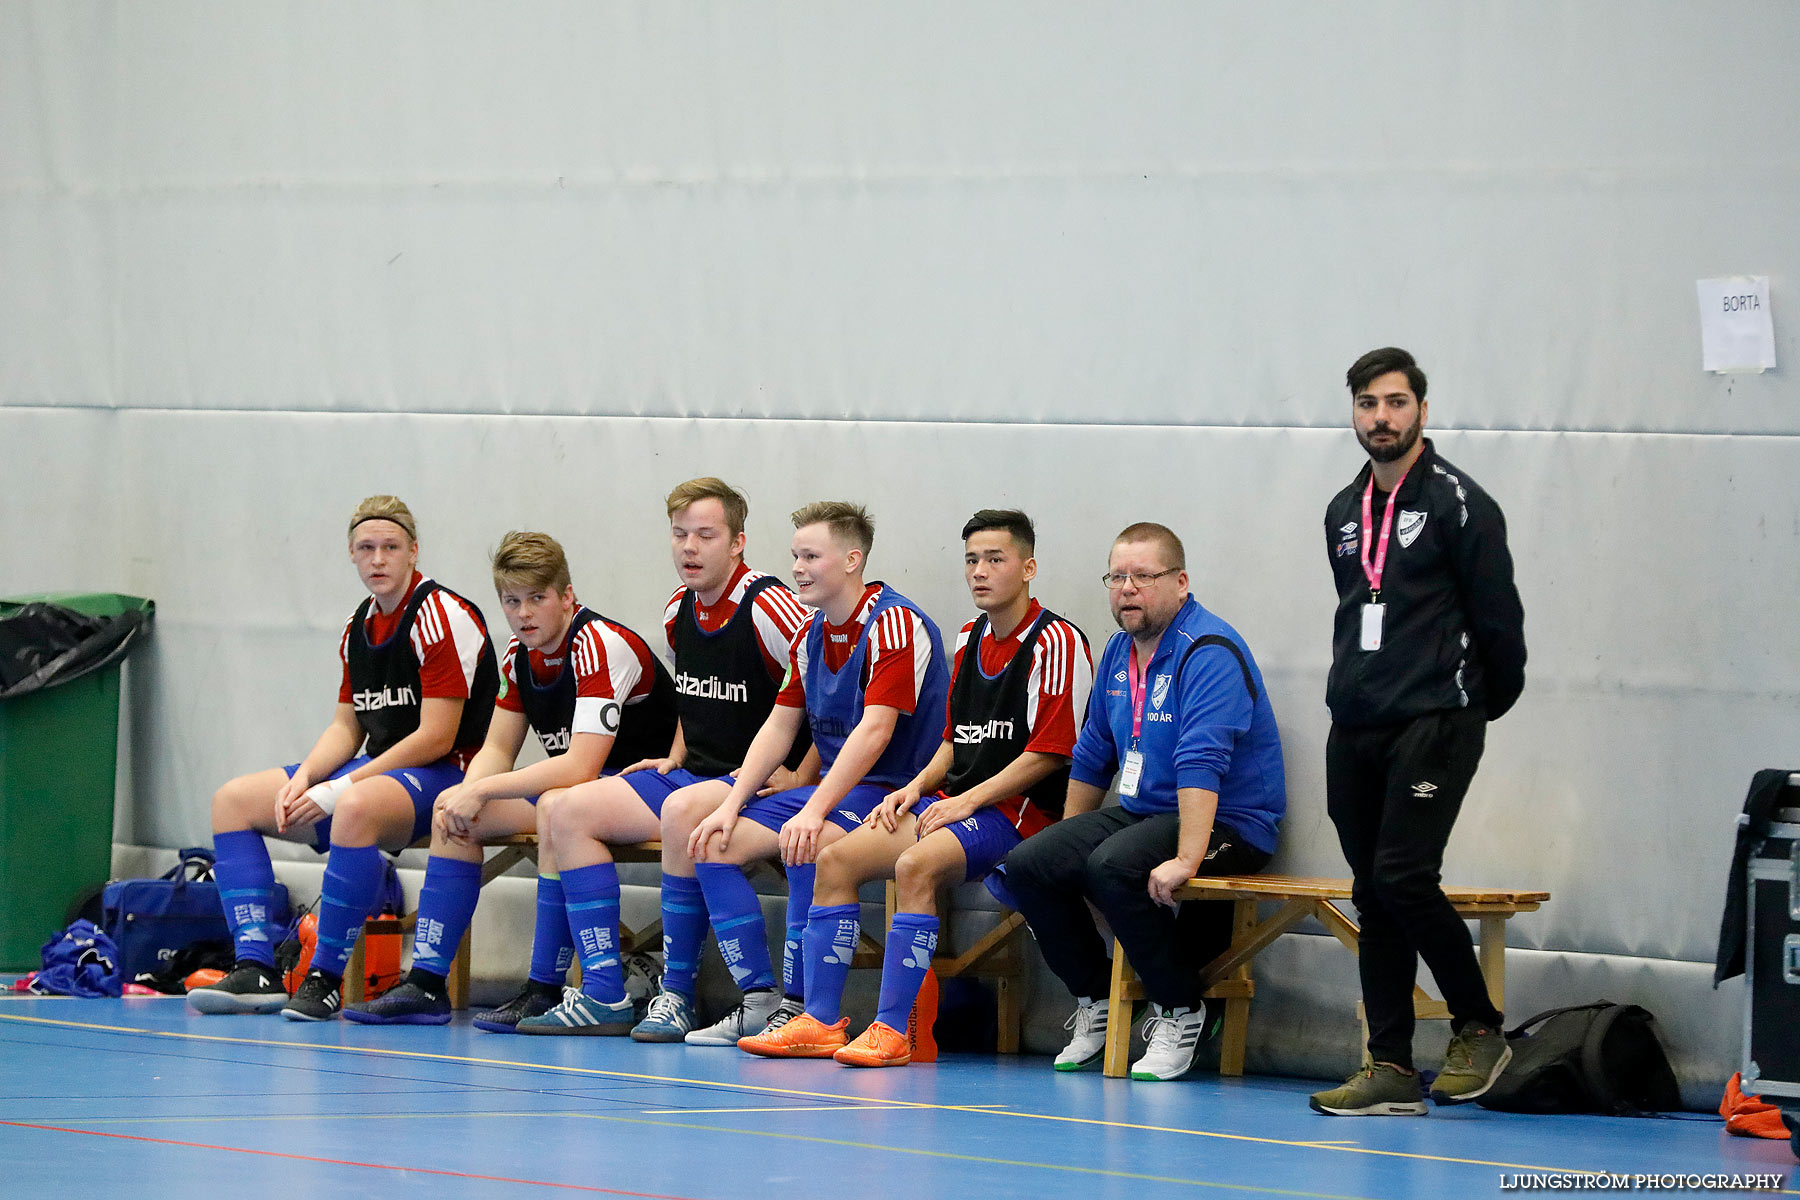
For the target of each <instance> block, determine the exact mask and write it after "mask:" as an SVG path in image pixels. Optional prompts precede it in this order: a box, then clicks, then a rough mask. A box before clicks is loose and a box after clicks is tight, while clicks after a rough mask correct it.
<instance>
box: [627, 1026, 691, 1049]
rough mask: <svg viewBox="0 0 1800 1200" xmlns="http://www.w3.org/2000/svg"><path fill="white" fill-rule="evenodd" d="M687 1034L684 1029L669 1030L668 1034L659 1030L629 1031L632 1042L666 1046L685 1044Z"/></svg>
mask: <svg viewBox="0 0 1800 1200" xmlns="http://www.w3.org/2000/svg"><path fill="white" fill-rule="evenodd" d="M688 1032H689V1031H688V1030H685V1029H674V1030H669V1031H668V1032H664V1031H662V1030H660V1029H652V1030H648V1031H646V1030H643V1029H633V1030H632V1031H631V1040H632V1041H634V1042H653V1043H658V1044H665V1045H666V1044H668V1043H670V1042H685V1041H687V1035H688ZM698 1044H699V1043H697V1042H696V1043H695V1045H698Z"/></svg>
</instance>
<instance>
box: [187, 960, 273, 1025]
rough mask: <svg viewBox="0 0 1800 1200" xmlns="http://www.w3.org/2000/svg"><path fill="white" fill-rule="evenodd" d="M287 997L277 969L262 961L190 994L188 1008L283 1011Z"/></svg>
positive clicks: (234, 970)
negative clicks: (266, 965)
mask: <svg viewBox="0 0 1800 1200" xmlns="http://www.w3.org/2000/svg"><path fill="white" fill-rule="evenodd" d="M287 998H288V994H287V991H286V989H284V988H283V987H282V986H281V976H280V975H278V974H276V972H275V968H274V967H265V966H263V965H262V964H261V963H259V962H240V963H238V964H237V965H236V966H235V967H233V968H231V973H230V974H229V975H227V976H225V978H223V979H221V980H219V982H217V983H213V984H208V985H207V986H206V987H201V988H195V989H194V990H193V991H191V992H189V993H188V994H187V1002H188V1007H189V1008H192V1009H193V1010H194V1011H195V1012H202V1013H274V1012H280V1011H281V1006H282V1005H284V1004H286V1003H287Z"/></svg>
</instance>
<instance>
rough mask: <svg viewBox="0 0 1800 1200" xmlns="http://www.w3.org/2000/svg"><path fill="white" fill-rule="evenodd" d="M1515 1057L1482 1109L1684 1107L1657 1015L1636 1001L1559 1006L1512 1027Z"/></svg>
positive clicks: (1619, 1113) (1635, 1111) (1623, 1111)
mask: <svg viewBox="0 0 1800 1200" xmlns="http://www.w3.org/2000/svg"><path fill="white" fill-rule="evenodd" d="M1506 1038H1507V1040H1508V1041H1509V1042H1511V1043H1512V1051H1513V1056H1512V1061H1511V1062H1509V1063H1507V1064H1506V1070H1505V1071H1503V1072H1501V1075H1500V1078H1499V1079H1498V1080H1497V1081H1495V1083H1494V1086H1493V1087H1492V1088H1490V1089H1488V1092H1487V1094H1486V1095H1484V1096H1482V1097H1481V1098H1480V1099H1479V1100H1477V1101H1476V1103H1477V1104H1480V1105H1481V1106H1482V1107H1484V1108H1494V1109H1499V1110H1501V1111H1503V1112H1525V1113H1606V1114H1608V1115H1609V1116H1615V1117H1629V1116H1638V1115H1640V1114H1642V1113H1652V1112H1671V1111H1674V1110H1676V1109H1679V1108H1680V1107H1681V1092H1680V1089H1679V1088H1677V1087H1676V1085H1675V1073H1674V1072H1673V1071H1671V1070H1670V1069H1669V1058H1668V1055H1666V1054H1665V1053H1664V1052H1663V1047H1662V1042H1661V1040H1660V1039H1659V1038H1658V1037H1657V1034H1656V1018H1655V1017H1653V1016H1651V1015H1650V1013H1649V1011H1648V1010H1647V1009H1643V1008H1639V1007H1638V1006H1637V1005H1635V1004H1614V1003H1612V1002H1611V1001H1610V1000H1601V1001H1599V1002H1598V1003H1595V1004H1576V1005H1571V1006H1570V1007H1568V1008H1553V1009H1551V1010H1550V1011H1549V1012H1541V1013H1539V1014H1538V1015H1537V1016H1535V1017H1532V1018H1531V1019H1530V1020H1528V1021H1525V1022H1524V1023H1522V1024H1521V1025H1520V1026H1519V1027H1518V1028H1517V1029H1512V1030H1509V1031H1508V1032H1507V1034H1506Z"/></svg>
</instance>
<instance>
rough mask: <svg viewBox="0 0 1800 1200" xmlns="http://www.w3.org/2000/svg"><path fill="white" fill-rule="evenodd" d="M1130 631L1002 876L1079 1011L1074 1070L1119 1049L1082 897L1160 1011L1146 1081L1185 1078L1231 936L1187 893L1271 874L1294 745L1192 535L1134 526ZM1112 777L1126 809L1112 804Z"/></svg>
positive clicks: (1116, 589) (1114, 644)
mask: <svg viewBox="0 0 1800 1200" xmlns="http://www.w3.org/2000/svg"><path fill="white" fill-rule="evenodd" d="M1103 578H1104V582H1105V583H1106V586H1107V589H1108V591H1109V592H1110V593H1111V602H1112V613H1113V618H1114V619H1115V620H1116V621H1118V623H1119V630H1120V632H1119V633H1117V634H1114V635H1113V637H1112V639H1111V640H1110V641H1109V642H1107V644H1106V651H1105V653H1104V654H1103V655H1102V657H1101V660H1100V662H1099V663H1098V664H1097V666H1096V669H1095V672H1094V690H1093V693H1092V695H1091V696H1090V698H1089V701H1088V711H1087V722H1086V724H1085V725H1083V727H1082V730H1081V736H1080V737H1079V739H1078V740H1077V741H1076V743H1075V755H1074V763H1073V765H1072V766H1071V768H1070V772H1069V796H1068V802H1067V804H1066V805H1065V806H1064V810H1063V812H1064V815H1063V820H1061V821H1060V822H1058V823H1057V824H1055V825H1053V826H1051V827H1050V828H1049V829H1046V830H1044V831H1043V832H1042V833H1039V834H1037V835H1036V836H1035V837H1031V838H1027V839H1026V840H1025V841H1024V842H1022V843H1021V844H1020V845H1019V847H1018V848H1017V849H1016V850H1014V851H1013V852H1012V854H1011V855H1009V856H1008V858H1007V860H1006V865H1005V875H1006V883H1007V886H1008V887H1009V888H1010V889H1011V891H1012V893H1013V895H1014V896H1015V897H1016V899H1017V902H1018V907H1019V911H1020V912H1021V913H1023V914H1024V916H1025V920H1026V921H1027V922H1028V923H1029V924H1030V925H1031V931H1032V933H1034V934H1035V935H1036V936H1037V939H1038V944H1039V946H1040V947H1041V948H1042V949H1043V952H1044V960H1045V961H1046V962H1047V963H1048V964H1049V965H1050V969H1051V970H1052V971H1054V972H1056V975H1057V977H1058V978H1059V979H1061V980H1062V981H1063V983H1065V984H1067V985H1068V988H1069V991H1071V992H1072V993H1074V995H1075V998H1076V1001H1077V1007H1076V1009H1075V1014H1074V1015H1073V1016H1072V1017H1071V1018H1070V1019H1069V1026H1068V1027H1069V1028H1070V1029H1071V1030H1073V1032H1074V1037H1073V1038H1071V1039H1070V1041H1069V1044H1068V1045H1067V1046H1066V1047H1064V1049H1063V1052H1062V1053H1061V1054H1059V1055H1058V1056H1057V1058H1056V1069H1057V1070H1059V1071H1073V1070H1079V1069H1080V1068H1082V1067H1084V1066H1086V1065H1087V1064H1088V1063H1091V1062H1093V1061H1094V1060H1095V1059H1097V1058H1099V1057H1100V1055H1101V1053H1102V1051H1103V1050H1104V1049H1105V1047H1106V1023H1107V1005H1106V997H1107V991H1108V986H1109V983H1110V971H1111V967H1110V964H1109V962H1108V960H1107V955H1106V946H1105V944H1104V943H1103V942H1102V941H1101V939H1100V934H1099V931H1098V930H1097V929H1096V928H1095V925H1094V920H1093V916H1092V914H1091V913H1090V912H1089V911H1088V906H1087V902H1088V901H1089V900H1091V901H1093V903H1094V906H1095V907H1096V908H1098V909H1099V910H1100V911H1101V912H1102V913H1103V914H1105V916H1106V920H1107V923H1108V924H1109V925H1111V926H1112V930H1113V933H1114V934H1115V935H1117V937H1118V939H1119V941H1120V943H1121V944H1122V945H1123V946H1124V947H1125V953H1126V954H1127V956H1129V957H1130V959H1131V963H1132V965H1133V966H1134V967H1135V968H1137V972H1138V975H1139V976H1140V977H1141V978H1142V979H1143V981H1144V991H1145V993H1146V994H1147V995H1148V996H1149V998H1150V1001H1151V1005H1152V1015H1151V1017H1150V1019H1149V1020H1148V1021H1146V1022H1145V1026H1144V1030H1145V1036H1146V1037H1147V1038H1148V1040H1149V1048H1148V1050H1147V1051H1146V1052H1145V1054H1144V1057H1143V1058H1141V1059H1139V1060H1138V1061H1137V1062H1135V1063H1133V1064H1132V1067H1131V1077H1132V1078H1133V1079H1174V1078H1176V1077H1177V1076H1179V1075H1181V1074H1183V1073H1185V1072H1186V1071H1187V1070H1188V1069H1189V1068H1190V1067H1191V1066H1193V1063H1194V1053H1195V1051H1196V1050H1197V1049H1198V1047H1199V1044H1200V1037H1201V1031H1202V1029H1203V1028H1204V1026H1205V1022H1206V1003H1205V1001H1204V1000H1202V999H1201V993H1202V992H1203V991H1204V988H1203V986H1202V984H1201V980H1200V968H1201V967H1203V966H1204V965H1205V964H1206V963H1207V962H1209V961H1210V960H1211V959H1212V958H1213V957H1214V956H1215V955H1217V954H1218V953H1219V952H1221V951H1222V950H1224V949H1225V947H1226V945H1227V944H1229V941H1230V919H1231V906H1230V905H1229V904H1226V903H1219V902H1215V903H1204V904H1202V903H1196V902H1192V901H1190V902H1188V905H1187V909H1188V911H1187V912H1186V913H1184V914H1181V915H1182V918H1183V919H1180V920H1178V919H1177V909H1176V905H1175V902H1174V899H1173V897H1172V894H1171V893H1172V892H1173V891H1174V889H1175V888H1177V887H1179V886H1180V885H1181V884H1183V883H1185V882H1186V881H1187V880H1188V879H1189V878H1191V877H1192V876H1194V875H1196V874H1200V873H1202V869H1203V868H1204V873H1205V874H1209V875H1241V874H1246V873H1249V872H1253V871H1258V870H1261V869H1262V867H1263V865H1264V864H1265V863H1267V862H1268V861H1269V856H1270V855H1271V854H1272V853H1274V850H1275V836H1276V827H1277V826H1278V825H1279V824H1280V822H1281V817H1282V814H1283V813H1284V812H1286V810H1287V789H1286V783H1285V778H1284V775H1283V771H1282V766H1281V739H1280V736H1279V735H1278V734H1277V733H1276V731H1275V712H1274V710H1273V709H1272V708H1271V707H1270V706H1269V697H1268V695H1267V693H1266V692H1265V691H1264V689H1263V682H1262V673H1261V672H1260V671H1258V670H1257V668H1256V660H1255V659H1254V658H1252V657H1251V655H1250V648H1249V647H1248V646H1246V645H1245V644H1244V639H1243V638H1241V637H1239V636H1238V632H1237V630H1235V629H1233V628H1232V627H1231V626H1229V625H1227V624H1226V623H1225V622H1224V621H1221V620H1220V619H1219V618H1218V617H1216V616H1214V615H1213V614H1212V613H1209V612H1207V611H1206V610H1205V609H1204V608H1202V607H1200V605H1199V604H1198V603H1197V602H1196V601H1195V600H1194V599H1193V598H1192V597H1191V596H1189V595H1188V575H1187V560H1186V555H1185V553H1184V551H1183V550H1182V546H1181V539H1180V538H1178V537H1176V536H1175V534H1174V533H1173V532H1171V531H1170V530H1169V529H1168V528H1166V527H1165V526H1162V525H1156V524H1152V523H1149V522H1144V523H1140V524H1137V525H1132V526H1130V527H1129V528H1127V529H1126V530H1125V531H1124V532H1123V533H1121V534H1120V535H1119V536H1118V538H1117V540H1115V541H1114V542H1113V547H1112V554H1111V555H1110V557H1109V558H1108V561H1107V570H1106V575H1105V576H1104V577H1103ZM1115 779H1117V781H1118V787H1119V804H1118V806H1117V807H1109V808H1101V807H1100V801H1101V800H1102V799H1104V798H1105V796H1106V791H1107V788H1108V787H1109V786H1110V785H1111V784H1112V783H1113V781H1114V780H1115Z"/></svg>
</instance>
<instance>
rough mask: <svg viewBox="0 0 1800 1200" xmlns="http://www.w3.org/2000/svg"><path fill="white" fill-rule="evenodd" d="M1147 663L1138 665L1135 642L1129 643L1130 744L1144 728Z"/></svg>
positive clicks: (1133, 743) (1136, 741)
mask: <svg viewBox="0 0 1800 1200" xmlns="http://www.w3.org/2000/svg"><path fill="white" fill-rule="evenodd" d="M1148 670H1149V667H1148V665H1146V666H1144V667H1139V666H1138V655H1137V643H1136V642H1133V643H1131V662H1130V671H1129V676H1130V684H1129V686H1130V688H1131V744H1132V745H1133V746H1134V747H1135V746H1136V745H1137V744H1138V735H1139V734H1141V733H1142V732H1143V730H1144V682H1145V680H1144V674H1145V672H1146V671H1148Z"/></svg>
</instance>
